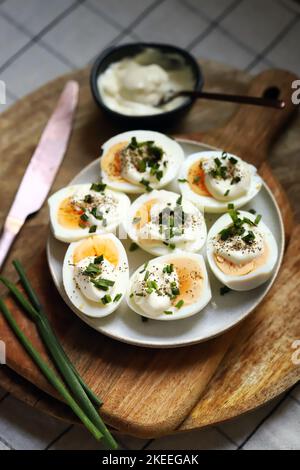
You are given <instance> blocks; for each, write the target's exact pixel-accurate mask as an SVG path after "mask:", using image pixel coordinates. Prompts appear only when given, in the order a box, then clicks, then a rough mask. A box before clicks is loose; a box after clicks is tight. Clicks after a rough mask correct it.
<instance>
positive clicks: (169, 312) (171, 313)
mask: <svg viewBox="0 0 300 470" xmlns="http://www.w3.org/2000/svg"><path fill="white" fill-rule="evenodd" d="M164 314H165V315H173V312H172V311H171V310H165V311H164Z"/></svg>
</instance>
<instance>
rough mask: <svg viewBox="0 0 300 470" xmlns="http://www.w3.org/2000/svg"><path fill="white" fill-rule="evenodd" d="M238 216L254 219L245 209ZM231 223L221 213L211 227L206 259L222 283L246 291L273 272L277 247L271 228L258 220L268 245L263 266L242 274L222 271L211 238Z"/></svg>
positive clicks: (263, 280)
mask: <svg viewBox="0 0 300 470" xmlns="http://www.w3.org/2000/svg"><path fill="white" fill-rule="evenodd" d="M239 214H240V217H241V218H243V217H247V218H248V219H250V220H251V221H252V222H254V221H255V218H256V215H253V214H251V213H250V212H246V211H239ZM231 223H232V219H231V217H230V215H229V214H224V215H222V216H221V217H220V218H219V219H218V220H217V221H216V222H215V223H214V224H213V226H212V227H211V229H210V230H209V232H208V235H207V260H208V263H209V266H210V268H211V270H212V272H213V274H214V275H215V276H216V278H217V279H219V281H220V282H222V284H224V285H225V286H227V287H229V288H230V289H232V290H236V291H247V290H251V289H255V288H256V287H258V286H260V285H261V284H263V283H264V282H266V281H267V280H268V279H269V278H270V277H271V276H272V273H273V270H274V267H275V265H276V262H277V258H278V248H277V243H276V240H275V238H274V236H273V234H272V232H271V230H270V229H269V228H268V227H267V226H266V224H265V223H264V222H263V221H262V220H260V222H259V223H258V226H257V227H258V229H259V231H260V232H261V233H262V234H263V237H264V240H265V243H266V244H267V245H268V247H269V256H268V259H267V260H266V263H265V264H264V265H263V266H259V267H258V268H257V269H256V270H254V271H252V272H250V273H248V274H245V275H243V276H234V275H228V274H225V273H223V271H221V270H220V269H219V267H218V265H217V264H216V262H215V259H214V249H213V244H212V240H213V238H214V237H215V236H216V235H218V233H220V231H221V230H223V229H224V228H226V227H228V226H229V225H230V224H231Z"/></svg>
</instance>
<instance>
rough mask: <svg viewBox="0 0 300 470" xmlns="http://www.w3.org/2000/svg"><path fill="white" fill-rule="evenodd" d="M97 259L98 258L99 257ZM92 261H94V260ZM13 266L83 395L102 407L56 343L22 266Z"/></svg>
mask: <svg viewBox="0 0 300 470" xmlns="http://www.w3.org/2000/svg"><path fill="white" fill-rule="evenodd" d="M99 258H100V256H99ZM94 261H96V259H95V260H94ZM13 265H14V267H15V269H16V271H17V273H18V274H19V276H20V280H21V283H22V285H23V287H24V289H25V291H26V293H27V295H28V297H29V299H30V302H31V303H32V305H33V307H34V308H35V310H37V311H38V312H39V315H41V316H42V317H43V319H44V321H45V323H46V325H47V327H48V329H49V333H50V334H51V335H52V336H53V339H54V341H56V343H57V346H58V347H59V348H60V350H61V352H62V354H63V355H64V358H65V361H66V362H68V364H69V366H70V367H71V368H72V370H73V372H74V374H75V375H76V377H77V379H78V381H79V382H80V384H81V386H82V387H83V388H84V390H85V393H86V394H87V395H88V397H89V398H90V400H91V401H92V402H93V403H94V405H95V406H97V407H100V406H101V405H102V401H101V400H99V398H98V397H97V396H96V395H95V394H94V393H93V392H92V390H91V389H90V388H89V387H88V386H87V385H86V383H85V382H84V381H83V379H82V377H81V376H80V374H79V372H78V371H77V370H76V368H75V366H74V365H73V363H72V362H71V361H70V359H69V358H68V356H67V355H66V353H65V351H64V349H63V347H62V346H61V344H60V342H59V341H58V338H57V336H56V334H55V333H54V331H53V330H52V328H51V326H50V323H49V320H48V317H47V315H46V314H45V312H44V310H43V307H42V305H41V303H40V301H39V299H38V297H37V295H36V293H35V291H34V289H33V287H32V286H31V284H30V282H29V280H28V278H27V276H26V274H25V271H24V269H23V266H22V265H21V263H20V262H19V261H18V260H14V261H13ZM29 305H30V304H29Z"/></svg>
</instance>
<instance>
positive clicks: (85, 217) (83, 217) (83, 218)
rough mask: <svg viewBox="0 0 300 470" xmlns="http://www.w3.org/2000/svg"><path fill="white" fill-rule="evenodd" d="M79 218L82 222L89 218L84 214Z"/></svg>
mask: <svg viewBox="0 0 300 470" xmlns="http://www.w3.org/2000/svg"><path fill="white" fill-rule="evenodd" d="M80 220H82V221H83V222H86V221H87V220H89V218H88V216H87V215H86V214H81V216H80Z"/></svg>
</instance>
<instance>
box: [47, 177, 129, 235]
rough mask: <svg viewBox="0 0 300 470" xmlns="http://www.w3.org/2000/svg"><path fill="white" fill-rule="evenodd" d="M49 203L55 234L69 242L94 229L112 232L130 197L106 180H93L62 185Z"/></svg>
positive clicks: (97, 231) (125, 211)
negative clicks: (112, 186) (110, 185)
mask: <svg viewBox="0 0 300 470" xmlns="http://www.w3.org/2000/svg"><path fill="white" fill-rule="evenodd" d="M48 204H49V209H50V221H51V227H52V231H53V233H54V236H55V238H57V239H58V240H61V241H63V242H67V243H70V242H73V241H76V240H81V239H82V238H85V237H88V236H90V235H91V234H93V233H97V234H98V233H108V232H113V231H114V230H115V229H116V227H117V226H118V225H119V224H120V223H121V221H122V220H123V218H124V216H125V214H126V213H127V212H128V209H129V206H130V200H129V198H128V196H126V194H122V193H119V192H117V191H112V190H111V189H107V188H106V185H105V184H103V183H93V184H76V185H73V186H68V187H66V188H63V189H60V190H59V191H57V192H56V193H54V194H53V195H52V196H51V197H50V198H49V199H48Z"/></svg>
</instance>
